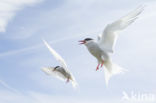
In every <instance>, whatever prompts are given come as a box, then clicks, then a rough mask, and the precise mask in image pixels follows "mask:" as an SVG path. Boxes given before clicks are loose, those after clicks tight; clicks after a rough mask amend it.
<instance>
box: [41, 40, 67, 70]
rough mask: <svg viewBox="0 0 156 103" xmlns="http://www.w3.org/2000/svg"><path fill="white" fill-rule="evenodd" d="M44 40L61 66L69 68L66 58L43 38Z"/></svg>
mask: <svg viewBox="0 0 156 103" xmlns="http://www.w3.org/2000/svg"><path fill="white" fill-rule="evenodd" d="M43 42H44V44H45V45H46V47H47V48H48V49H49V51H50V52H51V53H52V55H53V56H54V57H55V59H56V60H57V61H58V62H60V63H61V66H62V67H64V68H65V69H67V64H66V62H65V61H64V59H63V58H62V57H61V56H60V55H59V54H58V53H57V52H56V51H55V50H54V49H53V48H52V47H50V45H49V44H48V43H47V42H46V41H45V40H43Z"/></svg>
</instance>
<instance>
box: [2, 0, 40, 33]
mask: <svg viewBox="0 0 156 103" xmlns="http://www.w3.org/2000/svg"><path fill="white" fill-rule="evenodd" d="M40 1H41V0H0V32H5V30H6V27H7V24H8V22H9V21H10V20H11V19H12V18H13V17H14V16H15V14H16V12H17V11H19V10H21V9H22V8H24V7H25V6H29V5H33V4H36V3H38V2H40Z"/></svg>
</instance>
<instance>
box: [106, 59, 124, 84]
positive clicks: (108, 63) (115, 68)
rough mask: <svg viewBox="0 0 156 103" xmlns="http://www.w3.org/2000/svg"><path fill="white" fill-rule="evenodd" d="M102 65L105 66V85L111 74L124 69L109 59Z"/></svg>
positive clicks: (121, 71)
mask: <svg viewBox="0 0 156 103" xmlns="http://www.w3.org/2000/svg"><path fill="white" fill-rule="evenodd" d="M104 65H105V67H106V69H105V71H104V73H105V81H106V85H107V86H108V82H109V80H110V78H111V77H112V76H113V75H116V74H119V73H123V72H124V71H125V70H124V69H123V68H121V67H120V66H118V65H117V64H114V63H112V61H111V60H108V61H105V63H104Z"/></svg>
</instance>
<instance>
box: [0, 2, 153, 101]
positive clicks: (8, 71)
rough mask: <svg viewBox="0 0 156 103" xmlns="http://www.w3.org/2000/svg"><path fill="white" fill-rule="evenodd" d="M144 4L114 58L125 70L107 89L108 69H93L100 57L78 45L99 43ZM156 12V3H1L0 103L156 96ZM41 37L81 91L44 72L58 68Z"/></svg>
mask: <svg viewBox="0 0 156 103" xmlns="http://www.w3.org/2000/svg"><path fill="white" fill-rule="evenodd" d="M142 4H144V5H146V7H145V10H144V12H143V13H142V14H141V15H140V16H139V18H138V19H137V20H136V21H135V22H134V23H133V24H132V25H130V26H129V27H128V28H126V29H125V30H123V31H122V32H121V33H120V35H119V38H118V40H117V43H116V46H115V53H114V54H113V55H112V59H113V62H115V63H117V64H118V65H120V66H121V67H123V68H125V69H127V72H125V73H124V74H122V75H116V76H114V77H112V78H111V80H110V81H109V85H108V87H106V84H105V79H104V68H101V69H100V70H99V71H95V69H96V66H97V61H96V59H95V58H94V57H93V56H91V55H90V54H89V53H88V51H87V49H86V48H85V46H81V45H78V44H79V43H78V41H79V40H82V39H84V38H86V37H91V38H95V39H96V38H97V35H98V34H100V33H102V31H103V30H104V27H105V26H106V25H107V24H108V23H111V22H113V21H115V20H117V19H119V18H120V17H122V16H124V15H126V14H127V13H129V12H130V11H132V10H134V9H135V8H137V7H138V6H139V5H142ZM155 11H156V1H155V0H116V2H115V1H113V0H0V68H1V69H0V103H21V102H22V103H73V102H74V103H95V102H96V103H115V102H116V103H120V102H122V98H123V96H124V93H127V95H128V96H129V98H131V97H133V95H135V97H136V98H137V97H138V96H139V95H144V94H152V95H154V96H155V98H156V81H155V78H156V75H155V67H156V63H155V61H156V54H155V53H156V46H155V44H156V29H155V25H156V20H155V18H156V12H155ZM42 39H45V40H46V41H48V42H49V43H50V45H51V46H52V47H53V48H54V49H55V50H56V51H57V52H58V53H59V54H60V55H61V56H62V57H63V58H64V59H65V61H66V63H67V65H68V67H69V70H70V71H71V72H72V74H73V75H74V76H75V79H76V80H77V82H78V83H79V86H78V88H77V89H73V88H72V85H71V84H70V83H68V84H66V83H64V82H62V81H60V80H58V79H56V78H54V77H51V76H47V75H45V73H43V72H42V71H41V68H42V67H46V66H47V67H49V66H56V65H59V63H58V62H57V61H56V60H55V58H54V57H53V56H52V55H51V54H50V52H49V51H48V49H47V48H46V47H45V46H44V44H43V42H42ZM133 93H134V94H133ZM125 101H126V103H128V102H131V101H130V100H125ZM125 101H124V103H125ZM155 101H156V99H155ZM155 101H149V100H146V101H141V103H151V102H152V103H153V102H155ZM132 102H135V103H136V102H137V103H138V102H139V103H140V101H137V100H135V101H132Z"/></svg>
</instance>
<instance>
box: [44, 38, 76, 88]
mask: <svg viewBox="0 0 156 103" xmlns="http://www.w3.org/2000/svg"><path fill="white" fill-rule="evenodd" d="M43 42H44V44H45V45H46V47H47V48H48V49H49V51H50V52H51V54H52V55H53V56H54V57H55V59H56V60H57V61H58V62H60V64H61V66H55V67H44V68H42V71H43V72H45V73H46V74H48V75H52V76H55V77H56V78H58V79H60V80H63V81H66V83H68V82H69V81H71V83H72V85H73V87H74V88H75V87H76V86H77V85H78V84H77V82H76V80H75V78H74V76H73V75H72V73H71V72H69V70H68V67H67V65H66V62H65V61H64V59H63V58H62V57H61V56H60V55H59V54H58V53H57V52H56V51H55V50H54V49H53V48H51V47H50V45H49V44H48V43H47V42H46V41H45V40H43Z"/></svg>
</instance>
